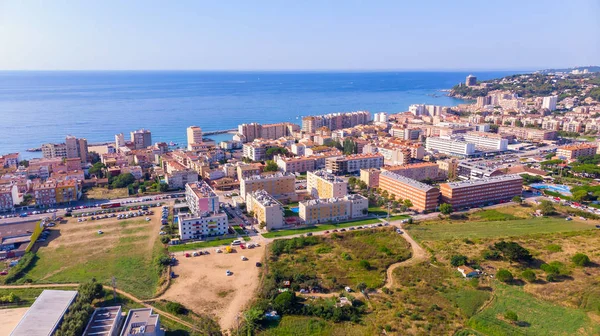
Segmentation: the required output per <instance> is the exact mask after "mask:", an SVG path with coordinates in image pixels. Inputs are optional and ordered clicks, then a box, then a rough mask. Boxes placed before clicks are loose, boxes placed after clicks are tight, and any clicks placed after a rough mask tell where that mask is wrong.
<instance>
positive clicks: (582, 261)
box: [571, 253, 591, 267]
mask: <svg viewBox="0 0 600 336" xmlns="http://www.w3.org/2000/svg"><path fill="white" fill-rule="evenodd" d="M571 261H573V263H574V264H575V265H576V266H579V267H585V266H588V265H589V264H590V263H591V261H590V258H589V257H588V256H587V255H585V254H583V253H577V254H575V255H574V256H573V257H572V258H571Z"/></svg>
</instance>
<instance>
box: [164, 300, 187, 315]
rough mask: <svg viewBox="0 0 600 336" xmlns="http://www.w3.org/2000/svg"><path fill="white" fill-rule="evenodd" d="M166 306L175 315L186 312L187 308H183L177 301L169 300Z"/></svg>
mask: <svg viewBox="0 0 600 336" xmlns="http://www.w3.org/2000/svg"><path fill="white" fill-rule="evenodd" d="M166 308H167V311H168V312H169V313H171V314H175V315H181V314H185V313H187V309H185V307H184V306H183V305H182V304H181V303H178V302H172V301H169V302H167V305H166Z"/></svg>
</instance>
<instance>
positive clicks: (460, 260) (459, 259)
mask: <svg viewBox="0 0 600 336" xmlns="http://www.w3.org/2000/svg"><path fill="white" fill-rule="evenodd" d="M467 260H468V259H467V257H466V256H464V255H453V256H452V258H450V264H451V265H452V266H454V267H458V266H462V265H466V264H467Z"/></svg>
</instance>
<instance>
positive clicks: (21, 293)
mask: <svg viewBox="0 0 600 336" xmlns="http://www.w3.org/2000/svg"><path fill="white" fill-rule="evenodd" d="M44 289H54V290H56V289H59V290H76V289H77V287H60V288H56V287H54V288H53V287H48V288H11V289H4V288H0V297H2V296H6V295H9V294H10V293H12V294H14V295H15V296H17V298H18V303H15V304H14V305H9V304H6V305H4V304H3V305H2V306H0V308H16V307H29V306H31V305H32V304H33V302H34V301H35V299H37V297H38V296H39V295H40V294H41V293H42V291H44Z"/></svg>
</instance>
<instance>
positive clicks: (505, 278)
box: [496, 268, 513, 283]
mask: <svg viewBox="0 0 600 336" xmlns="http://www.w3.org/2000/svg"><path fill="white" fill-rule="evenodd" d="M496 278H497V279H498V280H500V281H502V282H507V283H508V282H511V281H513V275H512V273H510V271H509V270H507V269H504V268H501V269H499V270H498V272H497V273H496Z"/></svg>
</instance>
